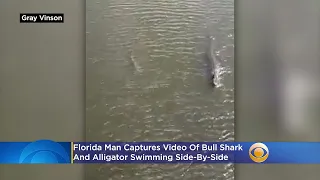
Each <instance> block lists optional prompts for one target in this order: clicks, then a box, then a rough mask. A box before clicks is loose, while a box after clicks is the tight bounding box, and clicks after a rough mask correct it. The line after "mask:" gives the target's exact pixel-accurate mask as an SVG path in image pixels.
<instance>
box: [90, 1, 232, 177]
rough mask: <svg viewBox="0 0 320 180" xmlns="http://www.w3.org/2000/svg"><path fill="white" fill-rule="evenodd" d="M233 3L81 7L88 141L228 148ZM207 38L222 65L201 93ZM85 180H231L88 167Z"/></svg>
mask: <svg viewBox="0 0 320 180" xmlns="http://www.w3.org/2000/svg"><path fill="white" fill-rule="evenodd" d="M233 9H234V3H233V1H232V0H217V1H212V0H184V1H179V0H152V1H151V0H135V1H128V0H105V1H98V0H89V1H87V70H86V71H87V72H86V73H87V89H86V90H87V92H86V93H87V140H88V141H232V140H233V139H234V81H233V64H234V61H233V54H234V53H233V49H234V43H233V40H234V36H233V35H234V34H233V30H234V25H233V24H234V18H233V16H234V11H233ZM208 35H211V36H214V37H215V38H216V39H217V40H216V41H217V47H218V49H217V51H219V54H220V57H221V59H222V60H223V61H224V62H223V65H224V67H225V68H224V71H223V76H222V80H221V83H222V87H219V88H218V89H216V90H214V91H213V89H212V88H211V87H210V86H208V84H207V81H206V78H205V75H204V74H205V73H204V67H203V64H204V60H203V58H204V52H205V50H206V48H207V47H206V46H207V43H208V40H207V39H206V37H207V36H208ZM87 169H88V170H87V179H88V180H100V179H101V180H102V179H103V180H106V179H108V180H109V179H110V180H111V179H128V180H147V179H168V180H171V179H190V180H191V179H197V180H207V179H215V180H218V179H222V180H225V179H228V180H229V179H233V168H232V166H231V165H223V164H220V165H219V164H218V165H208V164H207V165H191V166H190V167H189V165H187V164H178V165H156V164H155V165H107V164H104V165H88V166H87Z"/></svg>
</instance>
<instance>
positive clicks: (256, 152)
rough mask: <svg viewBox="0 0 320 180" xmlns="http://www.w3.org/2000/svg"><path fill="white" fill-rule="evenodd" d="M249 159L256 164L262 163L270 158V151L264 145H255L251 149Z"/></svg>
mask: <svg viewBox="0 0 320 180" xmlns="http://www.w3.org/2000/svg"><path fill="white" fill-rule="evenodd" d="M249 157H250V159H251V160H252V161H254V162H256V163H262V162H264V161H266V160H267V159H268V157H269V149H268V147H267V146H266V145H265V144H263V143H255V144H253V145H252V146H251V147H250V149H249Z"/></svg>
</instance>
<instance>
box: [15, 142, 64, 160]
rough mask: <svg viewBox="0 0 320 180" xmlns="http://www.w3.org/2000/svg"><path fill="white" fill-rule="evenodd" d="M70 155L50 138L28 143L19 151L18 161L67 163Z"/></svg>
mask: <svg viewBox="0 0 320 180" xmlns="http://www.w3.org/2000/svg"><path fill="white" fill-rule="evenodd" d="M69 162H70V155H69V154H68V153H67V149H66V148H65V147H63V146H61V144H59V143H57V142H54V141H51V140H39V141H35V142H32V143H30V144H28V145H27V146H26V147H25V148H24V149H23V150H22V152H21V154H20V159H19V163H22V164H38V163H44V164H57V163H69Z"/></svg>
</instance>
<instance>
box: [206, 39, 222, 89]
mask: <svg viewBox="0 0 320 180" xmlns="http://www.w3.org/2000/svg"><path fill="white" fill-rule="evenodd" d="M209 39H210V44H209V48H208V50H207V57H206V60H207V74H208V77H209V78H210V79H209V83H210V84H211V85H213V86H214V87H221V86H222V83H221V81H222V74H223V71H224V68H223V66H222V63H221V60H220V57H219V56H218V55H217V54H216V50H217V48H216V42H215V38H214V37H209Z"/></svg>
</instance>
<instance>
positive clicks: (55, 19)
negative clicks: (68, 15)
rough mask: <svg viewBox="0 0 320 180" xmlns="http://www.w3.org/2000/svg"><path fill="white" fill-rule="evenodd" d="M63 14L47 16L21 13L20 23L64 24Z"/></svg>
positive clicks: (46, 14)
mask: <svg viewBox="0 0 320 180" xmlns="http://www.w3.org/2000/svg"><path fill="white" fill-rule="evenodd" d="M63 22H64V14H63V13H59V14H56V13H45V14H34V13H20V23H63Z"/></svg>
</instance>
